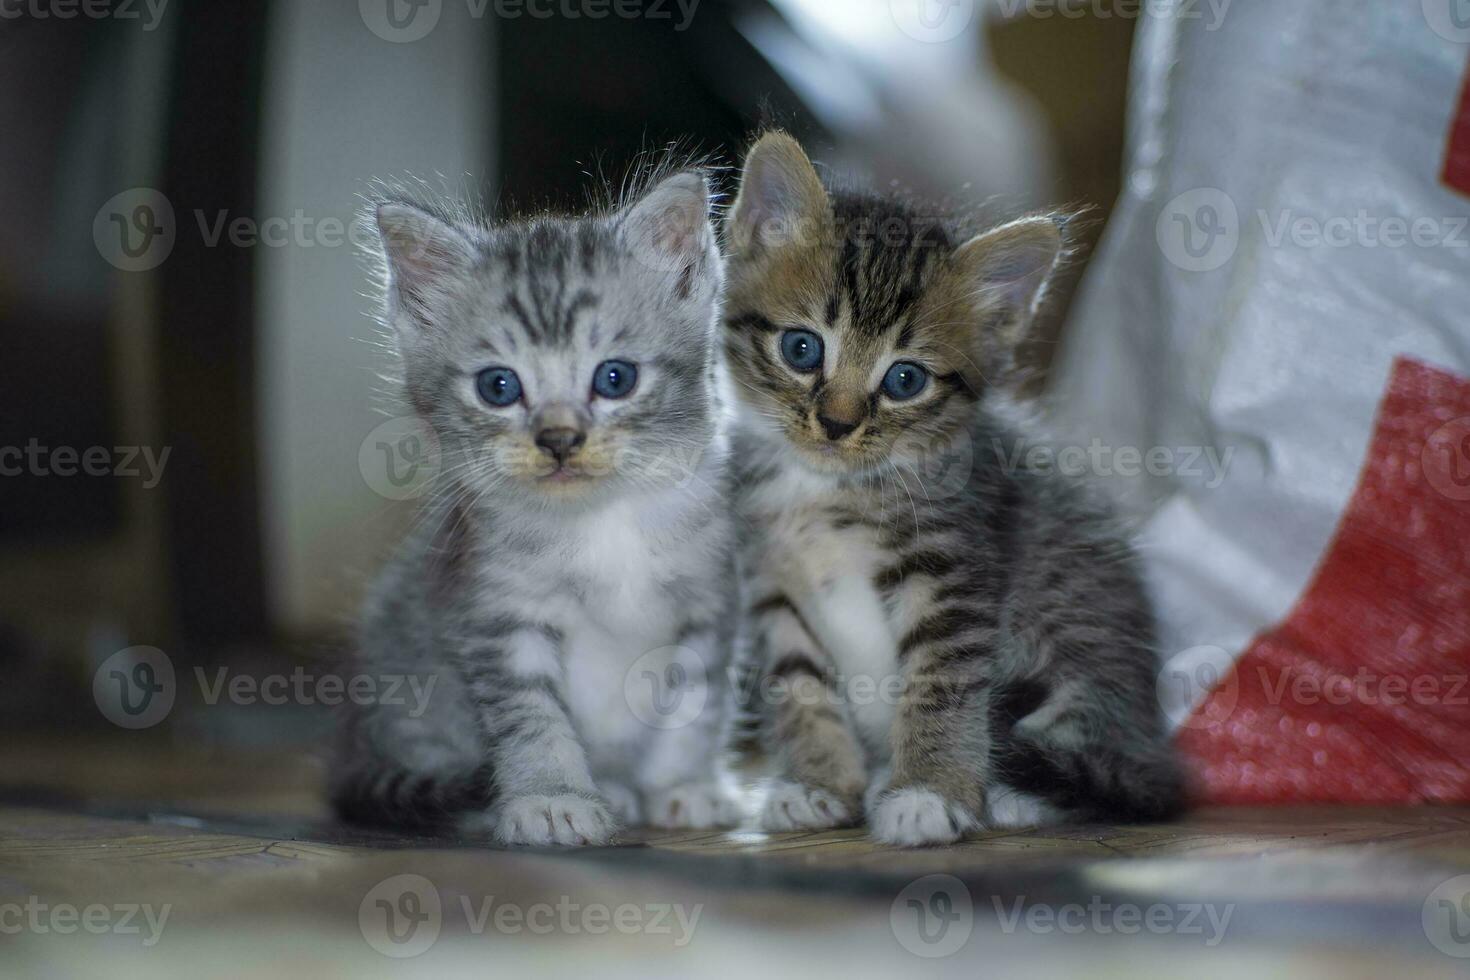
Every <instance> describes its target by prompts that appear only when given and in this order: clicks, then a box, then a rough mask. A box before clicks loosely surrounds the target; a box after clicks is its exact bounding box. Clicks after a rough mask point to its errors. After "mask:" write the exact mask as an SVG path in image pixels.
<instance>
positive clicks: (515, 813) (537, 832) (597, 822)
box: [488, 796, 617, 847]
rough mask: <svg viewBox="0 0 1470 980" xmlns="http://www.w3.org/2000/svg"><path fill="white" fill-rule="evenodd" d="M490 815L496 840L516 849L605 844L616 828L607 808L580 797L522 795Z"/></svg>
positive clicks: (497, 808)
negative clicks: (516, 847) (521, 847)
mask: <svg viewBox="0 0 1470 980" xmlns="http://www.w3.org/2000/svg"><path fill="white" fill-rule="evenodd" d="M488 816H489V820H490V822H491V826H492V827H493V832H494V834H495V838H496V839H497V840H499V841H500V842H501V843H502V844H510V845H513V846H514V845H527V846H530V847H550V846H553V845H555V846H560V847H584V846H587V845H592V844H606V843H607V842H608V840H609V839H611V837H612V835H613V831H614V830H615V829H616V827H617V825H616V823H615V822H614V821H613V817H612V813H611V812H609V810H608V808H607V807H606V806H604V805H603V804H601V803H599V802H597V801H595V800H589V799H585V798H583V797H580V796H522V797H519V798H517V799H513V800H509V801H507V802H506V803H504V804H502V805H500V806H498V807H496V808H495V809H493V810H491V811H490V814H489V815H488Z"/></svg>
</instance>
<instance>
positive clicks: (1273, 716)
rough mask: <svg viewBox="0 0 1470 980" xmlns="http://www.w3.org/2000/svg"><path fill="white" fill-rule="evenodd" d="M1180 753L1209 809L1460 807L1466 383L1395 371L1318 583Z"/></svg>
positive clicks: (1468, 624) (1469, 408) (1467, 783)
mask: <svg viewBox="0 0 1470 980" xmlns="http://www.w3.org/2000/svg"><path fill="white" fill-rule="evenodd" d="M1178 742H1179V745H1180V747H1181V750H1182V751H1183V753H1184V755H1185V758H1186V760H1187V765H1188V766H1189V768H1190V770H1191V771H1192V772H1193V773H1194V774H1195V775H1196V777H1197V778H1198V780H1199V790H1200V792H1201V793H1202V794H1203V798H1204V801H1206V802H1211V803H1293V802H1331V801H1340V802H1356V803H1410V802H1425V801H1435V802H1446V801H1460V802H1464V801H1467V800H1470V381H1467V380H1465V379H1463V378H1459V377H1456V376H1455V375H1453V374H1450V373H1448V372H1445V371H1441V370H1438V369H1436V368H1432V367H1429V366H1428V365H1425V364H1421V363H1418V362H1416V361H1410V360H1403V359H1401V360H1399V361H1397V362H1396V363H1395V364H1394V370H1393V375H1392V377H1391V378H1390V380H1389V386H1388V391H1387V393H1386V395H1385V396H1384V400H1383V403H1382V405H1381V406H1380V407H1379V413H1378V421H1377V425H1376V427H1375V431H1374V435H1373V441H1372V444H1371V446H1370V448H1369V452H1368V459H1367V462H1366V464H1365V466H1364V470H1363V473H1362V476H1361V478H1360V481H1359V484H1358V488H1357V490H1356V492H1355V493H1354V494H1353V498H1352V500H1351V502H1350V503H1349V504H1348V507H1347V510H1346V511H1345V512H1344V515H1343V518H1342V523H1341V525H1340V526H1339V527H1338V530H1337V533H1336V535H1335V537H1334V539H1333V541H1332V544H1331V545H1330V546H1329V548H1328V550H1327V553H1326V556H1325V557H1324V559H1323V561H1322V564H1321V566H1320V568H1319V569H1318V570H1317V573H1316V576H1315V578H1314V580H1313V581H1312V583H1311V585H1310V586H1309V587H1308V588H1307V591H1306V593H1305V594H1304V595H1303V596H1302V598H1301V599H1300V601H1299V602H1298V604H1297V606H1296V608H1295V609H1294V610H1293V611H1292V612H1291V614H1290V615H1289V616H1288V617H1287V619H1286V621H1285V622H1283V623H1281V624H1280V625H1279V626H1277V627H1275V628H1274V629H1272V630H1270V631H1269V632H1267V633H1266V634H1264V635H1262V636H1260V637H1258V638H1257V639H1256V640H1255V642H1254V643H1253V644H1252V645H1251V646H1250V648H1249V649H1248V650H1246V652H1245V653H1244V654H1243V655H1242V656H1241V657H1240V659H1239V660H1237V661H1236V664H1235V669H1234V672H1233V673H1232V674H1231V675H1230V676H1229V677H1228V678H1227V679H1226V680H1225V682H1224V683H1223V684H1221V685H1220V686H1219V687H1217V688H1216V689H1215V690H1214V691H1212V692H1211V694H1210V695H1209V697H1207V698H1206V699H1205V702H1204V703H1203V704H1202V705H1200V707H1199V708H1198V709H1197V710H1196V711H1195V713H1194V715H1193V716H1192V717H1191V718H1190V719H1189V721H1188V722H1187V723H1186V725H1185V727H1184V728H1183V729H1182V730H1181V732H1180V734H1179V737H1178Z"/></svg>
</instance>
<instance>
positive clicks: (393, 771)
mask: <svg viewBox="0 0 1470 980" xmlns="http://www.w3.org/2000/svg"><path fill="white" fill-rule="evenodd" d="M493 795H494V793H493V789H492V783H491V778H490V770H489V767H488V766H486V767H482V768H480V769H477V770H473V771H470V772H464V773H458V774H452V775H449V774H442V773H441V774H436V775H426V774H424V773H421V772H410V771H409V770H407V769H401V768H389V769H384V768H358V769H353V768H349V769H347V770H346V771H345V772H344V773H343V774H342V775H341V776H340V777H338V778H336V779H334V780H333V786H332V791H331V798H332V807H333V809H335V810H336V812H337V816H338V817H340V818H341V819H342V820H344V821H346V822H347V823H353V824H358V825H361V826H366V827H379V828H393V829H396V830H405V829H416V830H433V829H442V828H446V827H448V826H451V825H452V824H453V823H454V822H455V819H456V818H457V817H459V816H461V815H463V814H465V813H468V812H474V811H482V810H485V809H486V808H488V807H489V806H490V803H491V800H492V798H493Z"/></svg>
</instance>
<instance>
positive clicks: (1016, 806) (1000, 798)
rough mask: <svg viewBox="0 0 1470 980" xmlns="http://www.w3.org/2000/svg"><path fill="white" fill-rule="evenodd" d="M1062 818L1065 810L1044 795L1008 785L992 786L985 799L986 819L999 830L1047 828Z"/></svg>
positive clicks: (1059, 821)
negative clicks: (1035, 794)
mask: <svg viewBox="0 0 1470 980" xmlns="http://www.w3.org/2000/svg"><path fill="white" fill-rule="evenodd" d="M1062 820H1063V815H1062V813H1061V812H1060V811H1058V810H1057V808H1056V807H1054V806H1052V805H1051V804H1050V803H1048V802H1046V801H1045V800H1043V799H1042V798H1041V797H1039V796H1034V795H1032V794H1031V793H1025V792H1022V791H1021V790H1018V789H1012V788H1011V787H1009V786H1004V785H999V786H994V787H992V788H991V790H990V792H989V793H988V794H987V796H986V799H985V822H986V823H987V824H989V825H990V826H992V827H995V828H997V829H1000V830H1018V829H1021V828H1025V827H1047V826H1051V825H1053V824H1058V823H1061V822H1062Z"/></svg>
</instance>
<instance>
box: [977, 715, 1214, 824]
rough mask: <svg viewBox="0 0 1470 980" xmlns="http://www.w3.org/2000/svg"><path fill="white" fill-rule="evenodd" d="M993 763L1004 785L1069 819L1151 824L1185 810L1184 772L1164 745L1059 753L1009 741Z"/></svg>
mask: <svg viewBox="0 0 1470 980" xmlns="http://www.w3.org/2000/svg"><path fill="white" fill-rule="evenodd" d="M994 761H995V766H996V770H997V772H998V773H999V774H1000V778H1001V779H1002V780H1003V781H1004V782H1005V783H1006V784H1007V785H1010V786H1014V787H1016V788H1017V789H1022V790H1025V791H1027V792H1029V793H1033V794H1035V795H1037V796H1040V797H1042V798H1043V799H1045V800H1046V801H1047V802H1049V803H1051V804H1053V805H1054V806H1057V807H1059V808H1061V809H1062V810H1065V811H1067V812H1068V813H1069V814H1070V816H1071V818H1072V819H1082V820H1099V821H1116V822H1125V823H1153V822H1157V821H1166V820H1172V819H1174V818H1175V817H1178V816H1179V815H1180V813H1181V812H1182V811H1183V810H1184V807H1185V796H1186V794H1185V782H1184V775H1183V771H1182V770H1181V769H1180V767H1179V763H1178V761H1177V760H1176V759H1175V758H1174V756H1173V753H1172V752H1171V751H1170V750H1169V748H1168V745H1167V744H1166V743H1160V744H1157V745H1153V744H1150V745H1144V746H1135V747H1134V748H1133V750H1132V751H1123V750H1119V749H1117V748H1111V747H1102V746H1093V747H1090V748H1089V749H1088V750H1086V751H1058V750H1057V749H1056V748H1054V747H1050V746H1042V745H1040V744H1038V743H1036V742H1034V741H1032V740H1031V739H1029V738H1025V737H1024V736H1022V737H1014V736H1013V737H1012V738H1010V739H1007V740H1005V741H1004V742H1003V743H1001V744H1000V745H998V746H997V752H996V758H995V760H994Z"/></svg>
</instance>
